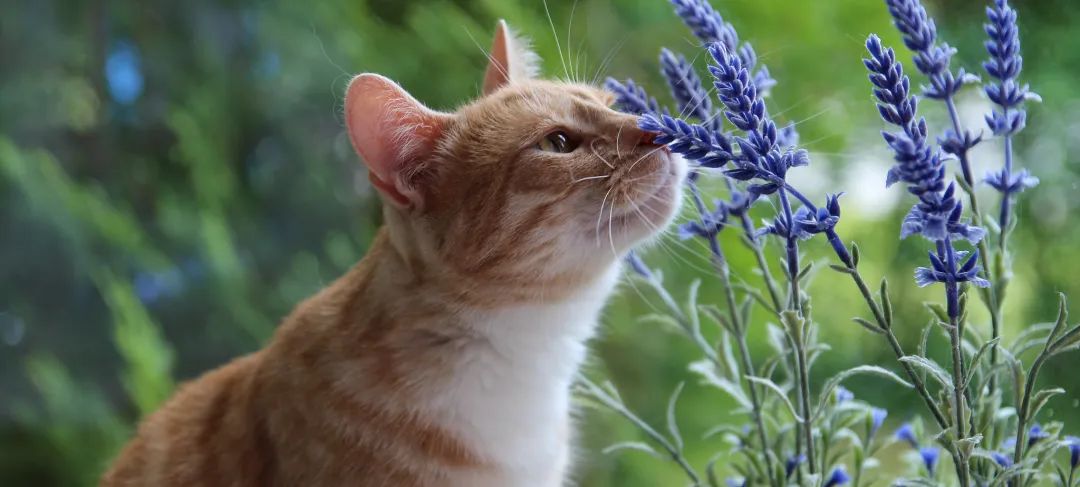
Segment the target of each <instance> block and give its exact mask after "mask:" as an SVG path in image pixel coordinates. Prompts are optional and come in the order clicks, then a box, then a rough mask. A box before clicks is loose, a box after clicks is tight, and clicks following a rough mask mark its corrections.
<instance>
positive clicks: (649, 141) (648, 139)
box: [638, 132, 660, 145]
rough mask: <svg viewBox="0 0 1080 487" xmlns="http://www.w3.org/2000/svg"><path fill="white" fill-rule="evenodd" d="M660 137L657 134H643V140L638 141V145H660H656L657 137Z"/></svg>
mask: <svg viewBox="0 0 1080 487" xmlns="http://www.w3.org/2000/svg"><path fill="white" fill-rule="evenodd" d="M657 135H659V134H657V133H656V132H642V133H641V139H639V140H638V145H660V144H657V143H656V136H657Z"/></svg>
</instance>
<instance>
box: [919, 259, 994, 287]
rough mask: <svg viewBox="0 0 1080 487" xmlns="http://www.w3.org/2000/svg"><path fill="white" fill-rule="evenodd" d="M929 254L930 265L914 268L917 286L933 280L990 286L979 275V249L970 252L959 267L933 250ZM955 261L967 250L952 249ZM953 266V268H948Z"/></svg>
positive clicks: (927, 283)
mask: <svg viewBox="0 0 1080 487" xmlns="http://www.w3.org/2000/svg"><path fill="white" fill-rule="evenodd" d="M928 254H929V255H930V265H931V267H919V268H916V269H915V284H917V285H918V286H919V287H926V286H929V285H931V284H933V283H935V282H953V283H956V282H971V283H972V284H974V285H976V286H979V287H988V286H990V281H987V280H986V279H983V278H981V277H979V265H978V262H979V251H978V250H976V251H974V252H971V256H970V257H968V259H967V261H965V262H964V263H963V264H962V265H961V266H960V268H959V269H955V267H956V264H955V263H953V264H951V265H950V264H949V263H948V262H946V261H944V260H942V259H941V257H939V256H937V255H936V254H935V253H934V252H928ZM953 254H954V255H955V260H956V261H961V260H963V259H964V257H965V256H967V255H968V252H966V251H963V250H957V251H954V252H953ZM950 268H953V270H950Z"/></svg>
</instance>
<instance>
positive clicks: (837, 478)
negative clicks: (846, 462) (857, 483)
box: [825, 465, 851, 487]
mask: <svg viewBox="0 0 1080 487" xmlns="http://www.w3.org/2000/svg"><path fill="white" fill-rule="evenodd" d="M849 481H851V477H849V476H848V473H847V470H844V466H843V465H837V466H836V467H834V468H833V469H832V473H830V474H829V478H828V479H827V480H826V481H825V487H837V486H839V485H844V484H846V483H848V482H849Z"/></svg>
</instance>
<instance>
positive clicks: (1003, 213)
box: [983, 0, 1039, 229]
mask: <svg viewBox="0 0 1080 487" xmlns="http://www.w3.org/2000/svg"><path fill="white" fill-rule="evenodd" d="M986 17H987V19H988V20H989V22H988V23H986V24H984V28H985V30H986V34H987V35H988V36H989V37H990V39H989V40H987V41H986V52H988V53H989V54H990V59H989V60H987V61H986V62H984V63H983V68H984V69H986V73H987V74H989V75H990V77H991V78H994V79H996V80H997V81H996V82H995V83H989V84H987V85H986V86H984V87H983V91H985V92H986V96H987V98H989V99H990V101H992V102H994V104H996V105H998V106H999V107H1001V109H1000V110H996V109H995V110H992V111H991V112H990V113H989V114H987V115H986V125H987V126H988V127H990V130H991V131H992V132H994V135H997V136H1000V137H1004V138H1005V164H1004V166H1003V167H1002V168H1001V171H998V172H990V173H987V174H986V177H985V178H984V181H986V183H987V184H989V185H990V186H991V187H993V188H994V189H996V190H998V191H999V192H1001V193H1002V199H1001V210H1000V215H999V217H998V220H999V221H998V223H999V225H1000V226H1001V228H1002V229H1005V228H1007V226H1008V223H1009V212H1010V211H1011V207H1012V199H1011V197H1012V195H1013V194H1016V193H1020V192H1021V191H1024V190H1025V189H1027V188H1031V187H1034V186H1035V185H1037V184H1039V178H1036V177H1034V176H1032V175H1031V174H1030V173H1029V172H1028V171H1027V170H1026V169H1021V170H1020V171H1018V172H1016V173H1013V167H1012V162H1013V161H1012V156H1013V154H1012V136H1013V135H1015V134H1016V133H1018V132H1020V131H1021V130H1023V129H1024V125H1025V124H1026V121H1027V112H1026V111H1025V110H1024V108H1023V104H1024V101H1025V100H1028V99H1032V100H1038V98H1039V97H1038V95H1036V94H1034V93H1032V92H1031V91H1029V90H1028V86H1027V85H1023V86H1021V85H1020V84H1019V83H1018V82H1017V78H1018V77H1019V76H1020V70H1021V68H1022V67H1023V64H1024V58H1023V57H1021V56H1020V36H1019V33H1018V29H1017V26H1016V10H1013V9H1012V7H1010V6H1009V2H1008V0H995V2H994V6H993V7H987V8H986Z"/></svg>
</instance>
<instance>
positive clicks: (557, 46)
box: [543, 0, 570, 77]
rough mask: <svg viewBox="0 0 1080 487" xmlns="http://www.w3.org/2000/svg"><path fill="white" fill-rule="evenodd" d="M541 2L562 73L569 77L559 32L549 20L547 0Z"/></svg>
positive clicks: (549, 11) (549, 13)
mask: <svg viewBox="0 0 1080 487" xmlns="http://www.w3.org/2000/svg"><path fill="white" fill-rule="evenodd" d="M543 3H544V14H545V15H547V20H548V25H550V26H551V35H552V36H553V37H555V49H556V50H558V52H559V62H560V63H561V64H562V68H563V75H564V76H566V77H569V76H570V73H569V71H568V70H567V68H566V57H564V56H563V52H562V43H561V42H559V33H558V31H556V30H555V21H554V20H551V9H549V8H548V3H547V0H543Z"/></svg>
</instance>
